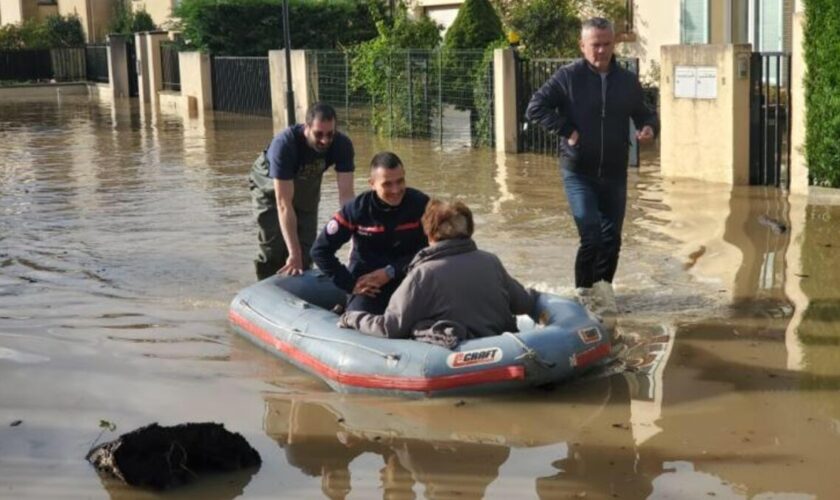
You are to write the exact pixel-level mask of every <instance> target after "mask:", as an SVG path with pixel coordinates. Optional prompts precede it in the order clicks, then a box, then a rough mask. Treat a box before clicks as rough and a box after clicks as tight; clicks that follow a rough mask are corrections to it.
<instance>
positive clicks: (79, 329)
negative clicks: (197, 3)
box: [0, 98, 840, 499]
mask: <svg viewBox="0 0 840 500" xmlns="http://www.w3.org/2000/svg"><path fill="white" fill-rule="evenodd" d="M349 135H350V136H351V138H352V139H353V141H354V145H355V149H356V164H357V172H358V175H357V179H356V189H357V192H360V191H361V190H363V189H365V188H366V186H367V179H366V175H367V164H368V161H369V160H370V158H371V156H372V155H373V154H374V153H375V152H378V151H379V150H382V149H391V150H393V151H395V152H396V153H397V154H398V155H399V156H400V157H401V158H402V160H403V162H404V163H405V166H406V170H407V176H408V183H409V185H410V186H413V187H417V188H419V189H422V190H424V191H425V192H427V193H429V194H431V195H434V196H438V197H443V198H449V197H456V196H457V197H459V198H461V199H463V200H464V201H465V202H466V203H467V204H468V205H469V206H470V207H471V208H472V209H473V210H474V213H475V215H476V226H477V228H476V235H475V239H476V241H477V243H478V245H479V247H481V248H483V249H485V250H490V251H493V252H495V253H497V254H498V255H499V256H500V257H501V259H502V261H503V262H504V263H505V265H506V267H507V268H508V270H509V272H510V273H511V274H512V275H514V276H515V277H517V278H518V279H520V280H521V281H522V282H523V283H525V284H526V285H529V286H534V287H536V288H539V289H542V290H549V291H554V292H557V293H560V294H569V293H570V292H571V285H572V283H573V262H574V253H575V249H576V247H577V234H576V231H575V229H574V225H573V221H572V219H571V217H570V216H569V213H568V207H567V204H566V201H565V196H564V195H563V191H562V183H561V179H560V176H559V174H558V169H557V166H556V160H555V159H554V158H551V157H547V156H537V155H529V154H523V155H508V156H505V155H497V154H496V153H495V152H493V151H492V150H489V149H479V150H473V149H470V148H465V147H463V146H462V145H459V144H454V143H453V144H448V143H444V144H442V145H441V144H438V143H437V142H435V141H432V142H429V141H425V140H389V139H383V138H377V137H374V136H372V135H370V134H369V133H368V132H366V131H349ZM271 136H272V129H271V122H270V120H265V119H258V118H252V117H243V116H236V115H226V116H219V115H216V116H215V117H211V118H208V119H206V120H204V121H198V120H192V121H185V120H183V119H182V118H180V117H177V116H161V117H150V116H143V115H142V114H141V113H140V112H139V110H138V109H137V108H136V106H135V107H131V106H129V105H128V104H123V103H118V104H113V105H112V104H110V103H100V102H97V101H88V100H87V99H85V98H77V99H70V98H65V99H63V100H62V101H60V102H54V101H51V102H19V103H0V498H33V499H35V498H38V499H40V498H77V497H83V498H157V496H156V495H154V494H152V493H149V492H145V491H142V490H134V489H131V488H127V487H125V486H121V485H120V484H119V483H117V482H114V481H103V480H100V478H99V477H98V476H97V474H96V472H95V471H94V470H93V468H92V467H91V466H90V465H89V464H88V463H87V462H86V461H85V460H84V456H85V454H86V453H87V451H88V449H89V448H90V447H91V445H92V444H93V443H94V442H95V441H96V440H97V439H99V442H102V441H105V440H111V439H114V438H115V437H117V436H118V435H119V434H121V433H123V432H127V431H129V430H132V429H134V428H136V427H139V426H142V425H146V424H148V423H151V422H158V423H160V424H161V425H173V424H177V423H181V422H187V421H192V422H197V421H215V422H220V423H223V424H224V425H225V426H226V427H227V428H228V429H229V430H232V431H235V432H239V433H241V434H243V435H244V436H245V438H246V439H247V440H248V441H249V442H250V443H251V444H252V446H254V447H255V448H256V449H257V450H258V451H259V453H260V455H261V456H262V459H263V464H262V466H261V467H260V468H259V469H258V470H249V471H245V472H242V473H237V474H233V475H226V476H218V477H215V478H211V479H208V480H205V481H200V482H198V483H196V484H194V485H191V486H189V487H186V488H183V489H180V490H176V491H174V492H172V493H167V494H166V495H165V496H166V497H167V498H235V497H238V496H242V497H243V498H269V497H271V498H277V497H285V498H319V497H323V496H328V497H332V498H345V497H347V498H372V497H374V498H377V497H387V498H452V497H458V498H482V497H485V498H505V499H507V498H587V499H593V498H597V499H600V498H631V499H632V498H745V499H746V498H760V499H771V498H784V499H794V498H796V499H799V498H834V497H836V495H837V493H836V491H837V489H838V488H840V477H838V475H837V473H836V469H835V467H836V464H837V463H840V395H839V394H840V393H839V392H838V389H840V238H838V237H837V234H838V231H840V194H837V193H830V192H828V191H823V192H817V193H816V194H813V195H811V197H810V198H806V197H798V196H788V195H786V194H784V193H782V192H779V191H777V190H775V189H768V188H758V187H753V188H745V187H739V188H731V187H728V186H723V185H714V184H704V183H699V182H691V181H672V180H663V179H661V178H660V176H659V167H658V165H657V163H656V159H655V158H652V157H650V156H648V157H644V156H643V166H642V167H641V169H639V170H638V171H635V170H634V171H633V172H632V173H631V174H630V193H629V197H628V213H627V220H626V223H625V233H624V247H623V250H622V258H621V261H620V263H619V270H618V275H617V278H616V295H617V301H618V306H619V308H620V309H621V311H622V316H621V318H620V320H619V329H620V331H621V332H622V333H623V334H624V335H625V337H626V338H627V342H628V345H629V348H628V349H627V351H626V352H625V354H624V355H623V364H624V367H625V369H624V370H623V371H620V372H619V373H615V374H612V375H610V376H601V377H590V378H587V379H585V380H579V381H575V382H573V383H571V384H568V385H566V386H562V387H559V388H556V389H555V390H547V391H534V392H531V393H528V394H520V395H504V396H497V397H486V398H464V399H440V400H419V401H403V400H399V399H389V398H375V397H371V396H346V395H339V394H335V393H332V392H331V391H329V389H328V388H327V387H326V385H324V384H322V383H321V382H319V381H318V380H317V379H316V378H314V377H312V376H309V375H307V374H305V373H303V372H301V371H299V370H297V369H295V368H293V367H291V366H290V365H286V364H284V363H282V362H281V361H279V360H277V359H275V358H273V357H271V356H270V355H268V354H266V353H264V352H263V351H261V350H259V349H258V348H256V347H254V346H252V345H251V344H249V343H248V342H247V341H245V340H243V339H241V338H239V337H237V336H236V335H235V334H234V333H233V330H232V329H231V328H229V327H228V320H227V308H228V304H229V302H230V300H231V299H232V298H233V296H234V295H235V294H236V292H237V291H238V290H239V289H241V288H242V287H244V286H246V285H248V284H250V283H252V282H253V280H254V269H253V264H252V260H253V258H254V255H255V252H256V244H255V243H256V226H255V224H254V223H253V221H252V219H251V208H250V198H249V194H248V184H247V175H248V170H249V168H250V164H251V162H252V161H253V160H254V158H255V157H256V155H257V154H258V152H259V151H260V150H261V149H262V148H264V147H265V146H266V145H267V143H268V141H269V140H270V138H271ZM336 208H337V191H336V185H335V181H334V175H333V174H332V172H329V173H328V174H327V175H326V176H325V178H324V195H323V197H322V202H321V219H322V220H323V221H326V220H327V218H328V217H329V215H331V214H332V212H333V211H334V210H335V209H336ZM101 420H106V421H108V422H111V423H114V424H116V426H117V430H116V431H115V432H109V431H107V430H105V431H104V433H102V435H101V436H100V432H101V431H102V429H101V428H100V421H101ZM18 421H19V422H18Z"/></svg>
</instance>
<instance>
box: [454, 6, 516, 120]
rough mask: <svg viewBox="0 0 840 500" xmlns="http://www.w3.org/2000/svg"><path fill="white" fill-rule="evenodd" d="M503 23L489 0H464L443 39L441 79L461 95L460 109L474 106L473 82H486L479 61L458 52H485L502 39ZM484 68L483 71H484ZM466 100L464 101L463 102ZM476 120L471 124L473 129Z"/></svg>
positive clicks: (473, 118)
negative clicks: (442, 76) (442, 74)
mask: <svg viewBox="0 0 840 500" xmlns="http://www.w3.org/2000/svg"><path fill="white" fill-rule="evenodd" d="M504 38H505V34H504V32H503V31H502V22H501V20H499V16H498V15H497V14H496V11H495V10H494V9H493V6H492V5H491V4H490V2H489V1H488V0H466V1H465V2H464V3H463V4H461V8H460V9H458V15H457V16H456V17H455V21H454V22H453V23H452V26H450V27H449V30H448V31H447V32H446V37H445V38H444V39H443V57H444V78H445V81H446V82H447V85H448V86H449V87H450V88H453V89H457V91H459V92H458V93H462V94H463V95H462V96H461V99H458V102H456V103H453V104H457V105H458V108H459V109H471V108H473V107H474V104H475V95H474V93H475V92H474V91H475V89H476V88H481V85H480V84H479V86H478V87H476V81H475V79H476V78H478V79H479V80H480V81H483V80H485V79H486V78H485V73H486V71H484V70H481V71H480V70H479V68H480V67H481V68H484V66H486V65H485V64H482V60H481V59H479V58H469V57H462V56H461V55H460V54H459V53H458V51H461V50H482V51H483V50H484V49H485V48H486V47H487V46H488V45H490V44H497V43H499V41H500V40H504ZM485 69H486V68H485ZM464 97H466V99H464ZM475 120H476V117H475V116H472V118H471V123H472V125H473V126H475Z"/></svg>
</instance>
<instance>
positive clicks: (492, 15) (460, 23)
mask: <svg viewBox="0 0 840 500" xmlns="http://www.w3.org/2000/svg"><path fill="white" fill-rule="evenodd" d="M504 36H505V34H504V31H502V21H501V20H500V19H499V16H498V14H496V10H495V9H494V8H493V6H492V5H491V4H490V2H489V0H466V1H465V2H464V3H463V4H461V8H460V9H458V15H457V16H456V17H455V21H454V22H453V23H452V26H450V27H449V30H448V31H447V32H446V37H445V38H444V39H443V47H444V49H446V50H457V49H484V48H485V47H487V45H489V44H491V43H493V42H495V41H497V40H499V39H501V38H504Z"/></svg>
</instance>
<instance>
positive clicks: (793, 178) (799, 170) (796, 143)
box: [790, 12, 808, 194]
mask: <svg viewBox="0 0 840 500" xmlns="http://www.w3.org/2000/svg"><path fill="white" fill-rule="evenodd" d="M804 26H805V13H804V12H797V13H796V14H794V15H793V34H792V40H793V41H792V54H791V66H790V72H791V82H790V94H791V106H790V107H791V109H790V120H791V122H790V191H791V192H792V193H803V194H805V193H807V192H808V162H807V160H806V158H805V115H806V109H805V72H806V70H807V67H806V66H805V46H804V45H803V42H804V29H803V28H804Z"/></svg>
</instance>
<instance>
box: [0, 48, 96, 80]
mask: <svg viewBox="0 0 840 500" xmlns="http://www.w3.org/2000/svg"><path fill="white" fill-rule="evenodd" d="M85 51H86V49H85V48H84V47H79V48H65V49H37V50H29V49H24V50H13V51H0V80H8V81H15V82H49V81H56V82H72V81H82V80H85V78H86V71H85V60H86V55H85ZM106 62H107V61H106ZM106 73H107V69H106Z"/></svg>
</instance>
